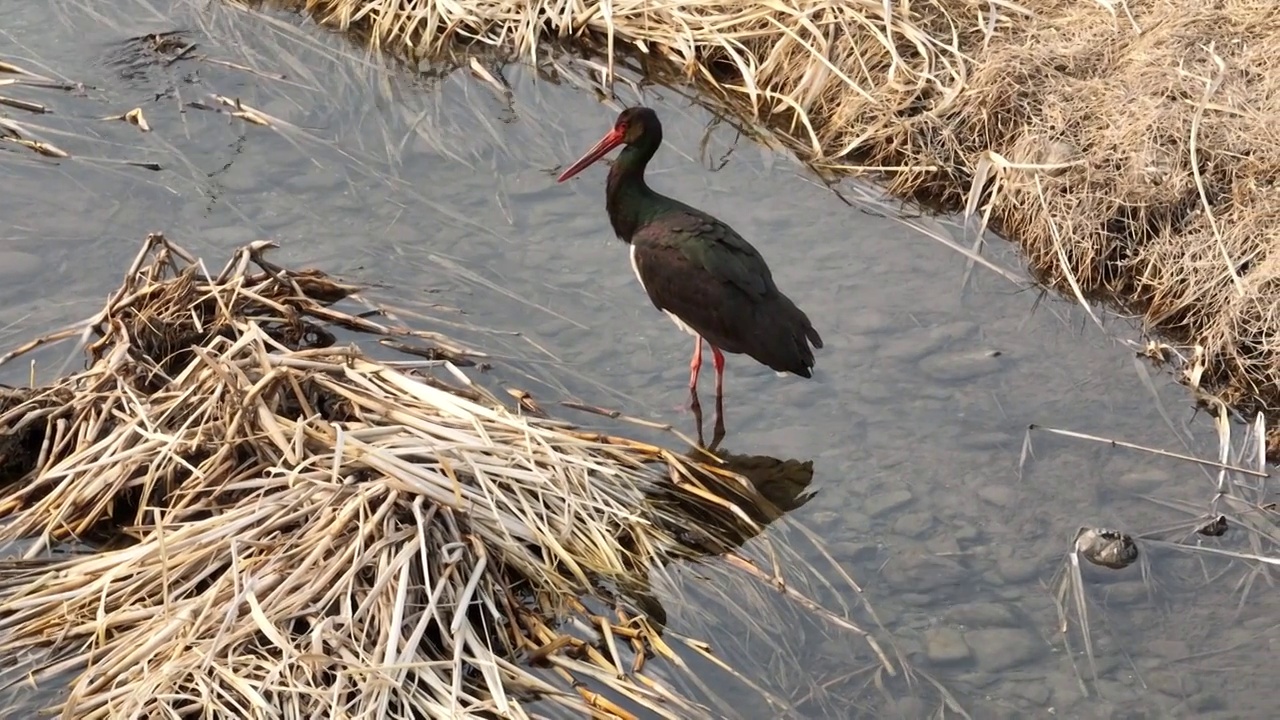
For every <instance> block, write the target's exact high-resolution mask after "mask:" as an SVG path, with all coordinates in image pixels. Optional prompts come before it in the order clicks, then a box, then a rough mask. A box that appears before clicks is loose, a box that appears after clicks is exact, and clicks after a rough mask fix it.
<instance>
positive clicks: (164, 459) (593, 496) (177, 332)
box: [0, 235, 902, 720]
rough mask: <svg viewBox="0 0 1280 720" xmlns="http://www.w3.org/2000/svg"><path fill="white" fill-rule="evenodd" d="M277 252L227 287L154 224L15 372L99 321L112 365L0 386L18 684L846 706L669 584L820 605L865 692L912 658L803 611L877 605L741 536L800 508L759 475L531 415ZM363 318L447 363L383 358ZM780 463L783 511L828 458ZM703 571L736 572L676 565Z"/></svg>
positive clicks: (256, 711) (132, 710)
mask: <svg viewBox="0 0 1280 720" xmlns="http://www.w3.org/2000/svg"><path fill="white" fill-rule="evenodd" d="M266 246H267V245H266V244H263V243H260V244H255V245H252V246H249V247H247V248H244V249H242V250H241V251H239V252H238V253H237V255H236V256H235V257H234V258H233V259H232V261H231V262H230V263H229V264H228V265H227V267H226V268H225V269H223V270H221V271H220V272H217V273H210V272H208V271H207V270H206V269H205V268H204V266H203V265H202V263H200V262H199V261H197V260H195V259H193V258H191V257H190V256H189V255H187V254H186V253H185V252H184V251H183V250H182V249H181V248H179V247H177V246H175V245H174V244H172V243H171V242H169V241H168V240H166V239H165V238H163V237H162V236H159V235H152V236H151V237H149V238H148V239H147V242H146V245H145V246H144V248H143V251H142V252H141V253H140V254H139V256H138V258H137V260H136V261H135V263H134V266H133V267H132V268H131V269H130V270H129V272H128V273H127V275H126V276H125V279H124V283H123V284H122V286H121V287H120V288H119V289H118V290H117V291H116V292H115V293H114V294H113V295H112V296H111V297H110V298H109V300H108V302H107V304H106V307H105V308H104V309H103V310H102V311H101V312H100V313H99V314H98V315H97V316H95V317H94V318H92V319H90V320H89V321H88V322H87V323H86V324H84V325H81V326H77V327H75V328H69V329H68V330H66V331H63V332H61V333H58V334H56V335H54V336H51V337H49V338H44V339H41V340H39V341H35V342H33V343H31V344H30V345H28V346H27V347H24V348H19V349H18V350H16V351H15V352H14V353H10V354H9V355H8V356H5V358H3V359H4V360H8V359H10V358H12V357H15V356H16V355H20V354H21V353H23V352H25V351H27V350H30V349H32V348H34V347H36V346H39V345H41V344H43V343H45V342H48V341H53V340H58V339H73V338H79V339H80V341H81V343H82V346H83V347H84V349H85V353H86V355H87V359H88V362H87V367H86V369H84V370H83V371H80V372H77V373H74V374H71V375H69V376H67V377H65V378H63V379H61V380H59V381H57V382H56V383H55V384H53V385H50V386H48V387H35V388H30V387H29V388H5V387H3V386H0V550H3V551H4V552H5V554H12V553H13V552H14V550H13V547H14V546H13V545H12V543H14V542H16V541H19V540H23V539H25V541H26V543H27V549H26V550H25V551H24V552H23V553H22V555H23V557H20V558H11V559H8V560H4V561H2V562H0V658H3V659H4V662H3V667H2V668H0V686H2V687H3V689H4V691H5V692H8V691H10V690H11V689H12V688H13V687H14V686H20V685H23V684H30V683H34V684H35V685H36V686H38V687H39V688H40V692H41V693H42V694H43V697H44V698H45V700H46V701H48V700H49V699H50V698H57V701H56V702H57V703H61V711H62V716H63V717H66V718H78V719H83V720H91V719H93V718H106V717H119V718H133V717H179V716H184V717H185V716H188V715H191V714H192V713H194V714H196V715H200V716H201V717H226V718H268V717H272V718H278V717H291V718H314V717H332V718H428V717H432V718H453V717H460V716H464V715H471V714H484V715H485V716H487V717H493V716H494V715H493V713H500V714H501V716H502V717H510V718H523V717H529V716H530V715H529V713H534V714H536V715H538V716H541V717H547V716H569V717H581V716H582V714H581V713H582V711H590V712H592V713H593V714H594V715H595V716H597V717H621V718H627V717H634V716H635V715H634V714H633V713H635V712H639V711H640V710H641V709H644V710H645V711H646V712H648V713H653V714H654V715H651V716H657V717H667V718H699V717H723V716H734V715H735V714H736V713H735V711H734V709H733V708H734V707H735V706H736V705H737V704H738V703H740V702H742V698H741V697H738V696H740V695H742V694H743V693H748V694H751V693H754V694H755V697H754V698H753V699H752V700H750V701H749V702H748V703H747V705H748V706H753V707H760V708H771V709H772V711H775V712H776V713H777V714H778V716H784V715H788V714H790V713H791V712H794V707H795V705H796V704H804V703H805V702H810V708H811V709H813V708H815V707H817V706H814V705H812V703H813V702H821V699H818V700H810V701H806V700H805V699H804V693H803V691H802V690H803V689H801V691H800V692H798V691H797V688H795V687H790V688H786V689H785V692H787V693H788V694H789V697H784V696H783V695H781V694H779V693H778V692H775V690H774V689H771V688H769V687H766V685H767V684H768V683H769V679H764V680H763V681H762V680H761V679H760V678H756V679H755V680H754V681H748V680H747V678H745V677H744V676H740V675H737V674H736V673H735V672H734V669H733V668H732V667H731V664H733V663H732V658H726V656H725V655H724V654H723V653H722V652H721V651H720V650H721V649H722V648H717V649H715V650H713V649H712V648H710V647H709V646H707V645H706V644H705V643H704V642H702V641H700V640H698V639H696V638H693V637H690V636H688V635H684V634H681V633H680V632H676V631H675V630H672V629H669V628H666V627H664V623H665V612H664V609H663V607H662V605H661V604H660V603H659V602H658V600H657V599H656V593H657V591H658V590H661V591H662V592H664V593H666V594H667V597H668V598H671V597H672V595H671V593H675V597H677V598H678V599H679V600H680V603H677V605H680V604H684V603H690V602H692V603H694V605H693V606H692V607H694V608H699V607H701V609H699V610H698V612H702V611H705V612H706V614H707V616H708V617H711V618H713V619H714V623H724V622H725V621H732V622H742V623H745V624H746V626H747V627H750V628H752V631H751V632H750V633H748V634H750V635H754V636H756V637H758V638H768V637H771V636H772V635H776V634H777V633H778V632H784V634H785V633H790V632H794V630H795V628H796V618H797V617H804V618H809V619H811V620H814V621H816V622H814V624H813V626H814V627H818V628H823V627H825V628H827V629H829V630H832V631H833V632H836V633H839V635H837V637H842V638H844V640H842V641H840V642H841V643H842V644H843V645H845V646H847V647H848V648H849V649H850V651H851V652H852V653H854V654H855V655H861V656H863V658H864V660H865V663H866V664H867V665H868V666H869V670H868V671H866V672H864V673H863V675H864V677H863V680H862V681H861V682H866V681H867V680H868V679H869V678H871V677H875V678H877V682H878V681H879V680H880V679H881V678H880V676H881V674H884V673H887V674H895V673H897V671H898V668H900V667H902V666H901V664H900V663H899V662H898V661H896V660H895V661H890V660H889V659H888V658H887V657H886V656H885V654H884V653H883V652H882V651H881V645H880V644H879V643H877V641H876V640H875V638H874V637H873V636H871V635H870V634H868V633H865V632H863V631H862V630H860V629H859V628H858V627H856V626H855V625H854V624H853V623H852V622H851V621H850V620H848V619H846V618H848V617H849V616H850V614H851V613H852V612H853V610H852V609H851V608H849V607H845V606H843V605H840V607H839V608H838V609H837V611H836V612H834V613H833V612H828V611H826V610H823V609H822V608H821V607H820V606H818V604H817V603H816V602H814V601H813V600H811V599H809V597H810V596H811V595H812V596H816V595H817V594H821V595H824V596H826V597H827V598H828V599H830V598H832V597H839V596H843V597H846V598H855V599H856V598H857V593H858V590H857V587H856V585H854V584H853V581H852V580H851V579H848V577H847V576H844V580H845V581H844V582H841V581H839V580H838V578H840V577H841V573H840V572H839V571H838V570H837V569H827V570H825V571H823V572H818V571H816V570H813V569H812V568H810V567H809V566H806V565H805V564H804V563H803V562H802V561H801V560H800V559H799V558H798V557H797V556H795V555H794V554H793V553H792V551H791V550H789V549H788V547H786V546H784V545H782V544H779V543H774V542H772V541H771V540H770V539H769V538H768V537H763V536H761V537H756V538H755V539H754V540H752V542H751V543H750V545H749V546H743V545H742V543H744V542H745V541H746V540H748V539H751V538H753V537H754V536H756V535H757V534H758V533H759V532H760V530H761V527H762V525H763V524H767V523H769V522H770V521H772V520H774V519H775V518H777V517H778V516H779V515H780V514H781V512H782V511H783V510H785V509H786V507H777V506H776V505H774V504H771V502H770V501H769V500H766V499H765V498H764V497H762V496H761V494H760V493H758V492H756V490H755V489H754V486H753V485H752V484H751V483H747V482H744V478H743V477H742V476H740V475H738V474H735V473H734V472H730V471H728V470H726V469H725V467H724V466H721V465H718V464H717V463H716V462H715V461H714V460H711V459H709V458H704V459H703V460H693V459H689V458H685V457H682V456H678V455H675V454H673V453H671V452H668V451H665V450H663V449H661V448H658V447H654V446H651V445H645V444H642V443H637V442H633V441H628V440H625V439H622V438H618V437H611V436H604V435H599V434H589V433H586V432H583V431H580V430H575V429H574V427H573V426H570V425H568V424H567V423H563V422H557V421H553V420H550V419H546V418H540V417H529V416H525V415H523V414H521V413H519V412H516V411H512V410H508V409H506V408H505V407H504V406H503V404H502V403H500V402H498V401H497V399H496V398H495V397H494V396H493V395H492V394H491V393H489V392H487V391H486V390H485V389H484V388H483V387H481V386H480V385H478V384H475V383H473V382H472V381H471V380H470V379H469V377H470V376H468V375H466V374H464V373H463V372H462V371H461V370H459V369H458V368H459V365H465V364H466V362H467V359H466V354H467V353H469V352H470V351H459V349H458V348H457V347H456V345H453V344H451V343H449V342H448V341H447V340H445V339H443V338H441V337H439V336H433V335H431V334H429V333H425V332H422V331H413V330H410V329H408V328H406V327H404V326H402V325H399V324H398V321H395V320H394V317H395V315H394V313H392V312H390V311H388V310H386V309H380V310H377V311H375V312H373V313H372V314H371V313H370V312H354V311H352V312H348V311H343V310H340V309H339V308H340V307H342V304H353V303H354V302H355V301H356V300H358V299H359V295H358V294H353V293H354V291H355V288H353V287H351V286H348V285H344V284H342V283H340V282H338V281H336V280H334V279H332V278H330V277H328V276H326V275H324V274H323V273H320V272H317V271H302V272H293V271H287V270H284V269H282V268H279V267H277V266H275V265H273V264H271V263H270V262H268V261H267V260H265V259H264V258H263V257H262V254H261V253H262V251H263V250H264V249H265V247H266ZM335 303H342V304H335ZM378 315H381V316H382V317H384V318H389V319H390V320H391V321H392V322H390V323H387V324H382V323H380V322H375V320H374V319H371V318H375V317H377V316H378ZM344 332H345V333H363V334H365V335H366V336H369V335H372V336H374V337H381V338H383V339H384V340H387V341H389V343H390V344H393V345H395V346H397V347H409V346H416V348H417V350H416V354H418V355H425V356H428V357H432V358H436V359H426V360H423V359H420V358H419V359H413V360H404V361H401V362H392V361H386V360H377V359H374V358H373V357H371V356H369V355H367V354H366V353H364V352H362V351H361V350H360V349H358V348H357V347H356V346H354V345H340V344H338V343H337V342H336V334H337V333H344ZM459 352H462V353H463V354H462V355H460V354H459ZM442 357H443V358H452V359H439V358H442ZM783 468H784V469H783V470H782V471H781V475H780V476H779V477H781V479H782V483H783V485H784V486H785V485H788V484H789V485H790V486H791V487H790V490H784V491H783V492H782V493H781V495H780V496H778V497H780V498H781V499H780V501H779V502H780V503H782V504H783V505H784V506H785V505H786V504H788V503H792V504H794V502H796V501H799V502H803V499H797V498H796V497H794V496H796V495H798V494H799V493H800V491H802V490H803V487H804V486H805V485H806V484H807V477H798V478H797V476H798V475H801V476H803V475H805V474H806V472H807V475H808V476H811V474H812V471H811V469H807V464H795V463H792V464H790V465H788V464H786V463H784V464H783ZM776 469H777V466H775V470H776ZM787 495H790V496H792V497H790V498H788V497H785V496H787ZM32 539H34V540H32ZM748 548H750V549H748ZM712 557H714V558H715V559H710V558H712ZM698 558H703V559H702V560H698ZM677 561H680V562H677ZM690 561H696V562H697V564H698V566H699V569H698V571H697V572H698V574H700V575H703V576H704V577H705V576H710V577H711V578H712V579H713V582H712V583H711V584H710V585H707V584H699V583H696V582H694V581H693V580H688V581H685V580H683V579H681V578H679V577H676V576H678V575H680V573H679V571H678V568H679V567H680V566H687V565H688V564H689V562H690ZM783 568H785V570H784V569H783ZM682 588H685V589H682ZM685 592H688V593H689V594H690V595H691V596H692V595H697V596H698V597H699V599H697V600H690V599H689V598H688V597H684V596H682V593H685ZM717 593H719V595H718V596H717V595H716V594H717ZM833 602H836V603H837V604H840V603H842V602H843V601H841V600H835V601H833ZM699 603H700V604H701V605H699ZM786 608H789V609H790V611H789V612H791V614H790V615H789V614H788V612H784V611H783V609H786ZM668 609H671V608H668ZM861 612H863V613H870V608H869V607H867V606H865V605H863V606H862V610H861ZM797 613H798V614H797ZM793 615H794V616H793ZM681 625H682V628H683V629H685V630H688V629H690V627H691V625H690V622H682V623H681ZM697 626H698V624H697V622H693V623H692V627H694V628H696V627H697ZM858 647H861V648H862V650H861V651H858V650H857V648H858ZM763 660H764V661H767V662H770V663H772V662H784V663H785V662H786V661H785V660H780V659H779V658H777V657H774V658H763ZM691 663H692V664H691ZM698 663H702V666H701V667H702V669H701V670H694V669H693V668H694V667H695V666H697V665H698ZM717 667H719V668H720V670H715V669H716V668H717ZM708 668H711V670H708ZM713 671H714V672H713ZM709 672H713V674H715V673H718V674H717V675H716V676H717V677H721V680H720V681H719V682H720V683H727V684H722V685H720V688H721V692H722V691H723V690H724V689H725V688H727V687H733V686H734V685H735V684H737V683H739V682H742V683H743V684H742V685H741V686H740V687H739V688H738V689H736V690H734V691H733V693H731V694H729V695H728V697H729V698H730V699H731V702H728V703H725V701H723V700H722V699H720V698H719V697H718V696H717V692H716V691H706V692H702V691H694V690H693V689H691V688H702V687H703V678H705V677H706V676H707V674H708V673H709ZM792 677H794V675H793V676H792ZM713 682H714V681H713ZM858 684H859V683H854V685H858ZM68 686H69V688H70V692H69V694H67V693H66V692H64V690H65V688H67V687H68ZM704 689H705V688H704ZM536 699H537V700H540V701H541V702H539V703H536V704H534V705H532V706H531V705H530V702H531V701H532V700H536ZM574 711H576V712H574ZM202 713H203V714H202Z"/></svg>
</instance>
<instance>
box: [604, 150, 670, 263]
mask: <svg viewBox="0 0 1280 720" xmlns="http://www.w3.org/2000/svg"><path fill="white" fill-rule="evenodd" d="M661 144H662V136H661V135H658V136H657V137H656V138H654V137H651V136H650V134H649V133H646V134H645V135H643V136H641V138H640V139H639V141H637V142H636V143H635V144H633V145H628V146H626V147H624V148H623V149H622V152H621V153H619V154H618V159H617V160H615V161H614V162H613V167H612V168H609V180H608V182H607V183H606V184H605V203H604V206H605V209H606V210H608V211H609V222H610V223H611V224H612V225H613V231H614V232H615V233H617V235H618V237H619V238H621V239H622V241H623V242H627V243H630V242H631V236H633V235H635V233H636V230H639V229H640V227H641V226H642V225H644V224H645V222H647V221H648V220H649V219H650V218H651V217H653V216H654V214H655V212H656V211H658V210H659V209H660V208H661V206H662V201H663V200H664V199H665V198H664V197H663V196H662V195H659V194H658V193H656V192H654V191H653V190H650V189H649V185H648V184H647V183H645V181H644V169H645V168H646V167H647V166H648V165H649V160H650V159H651V158H652V157H653V154H654V153H655V152H657V151H658V146H659V145H661Z"/></svg>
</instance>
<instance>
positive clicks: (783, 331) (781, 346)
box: [750, 293, 822, 378]
mask: <svg viewBox="0 0 1280 720" xmlns="http://www.w3.org/2000/svg"><path fill="white" fill-rule="evenodd" d="M757 309H758V312H759V315H758V327H759V328H760V340H761V341H762V342H760V343H758V344H757V347H756V348H755V352H752V353H750V355H751V356H752V357H754V358H755V359H756V360H758V361H760V362H761V363H764V364H765V365H767V366H769V367H770V368H772V369H773V370H777V371H778V372H790V373H795V374H796V375H799V376H800V377H805V378H808V377H813V365H814V358H813V350H814V348H821V347H822V337H821V336H820V335H818V331H817V330H815V329H814V327H813V323H811V322H809V316H808V315H805V314H804V311H803V310H801V309H800V308H798V307H796V304H795V303H793V302H791V299H790V298H788V297H787V296H786V295H783V294H782V293H778V295H777V297H776V298H774V300H773V302H769V303H762V304H761V305H759V306H757ZM810 344H812V345H813V347H812V348H811V347H809V346H810Z"/></svg>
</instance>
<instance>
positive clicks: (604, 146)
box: [556, 128, 622, 182]
mask: <svg viewBox="0 0 1280 720" xmlns="http://www.w3.org/2000/svg"><path fill="white" fill-rule="evenodd" d="M621 144H622V131H621V130H619V129H618V128H614V129H612V130H610V131H609V132H608V133H606V134H605V136H604V137H602V138H600V142H598V143H596V144H595V146H594V147H592V148H591V149H590V150H588V151H587V153H586V154H585V155H583V156H582V157H580V158H578V161H577V162H575V163H574V164H572V165H570V166H569V169H568V170H565V171H564V172H562V173H560V177H558V178H556V182H564V181H565V180H568V179H569V178H571V177H573V176H574V175H577V174H578V173H580V172H582V171H583V170H586V169H587V167H589V166H590V165H591V164H592V163H594V162H595V161H597V160H599V159H600V158H602V157H604V156H605V153H607V152H609V151H610V150H612V149H614V148H616V147H618V146H619V145H621Z"/></svg>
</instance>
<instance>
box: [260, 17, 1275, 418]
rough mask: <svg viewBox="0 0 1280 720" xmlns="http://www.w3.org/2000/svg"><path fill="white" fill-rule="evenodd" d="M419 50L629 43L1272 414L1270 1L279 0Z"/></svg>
mask: <svg viewBox="0 0 1280 720" xmlns="http://www.w3.org/2000/svg"><path fill="white" fill-rule="evenodd" d="M285 4H288V5H292V6H295V7H300V8H305V9H306V10H307V11H309V12H310V13H311V14H312V15H313V16H314V17H316V18H318V19H320V20H321V21H322V22H324V23H326V24H328V25H331V26H334V27H338V28H343V29H348V28H350V29H358V30H360V31H361V32H362V33H363V34H364V35H365V36H366V37H370V38H371V39H372V42H373V43H374V44H375V45H376V46H379V47H381V48H382V49H386V50H390V51H393V52H396V53H406V52H407V53H410V54H414V55H426V54H430V53H433V52H435V51H437V50H439V49H441V48H443V47H445V46H450V45H453V44H455V43H457V42H463V43H466V42H479V43H483V44H488V45H494V46H497V47H500V48H503V49H506V50H508V51H511V52H513V53H514V54H517V55H519V56H521V57H524V58H530V57H537V56H538V55H539V53H542V52H544V51H543V50H541V49H540V48H542V47H545V45H544V44H545V43H547V42H548V41H551V42H556V41H571V42H579V43H581V42H588V43H589V44H590V45H591V46H592V48H593V49H595V50H597V51H603V52H604V53H605V56H606V57H619V55H617V54H613V53H609V52H608V51H609V49H628V50H631V51H635V50H639V51H640V53H642V54H646V55H647V56H649V57H651V58H657V59H659V60H660V61H661V62H662V64H665V66H666V67H667V69H669V70H671V69H674V70H676V71H678V72H681V73H683V74H684V75H685V76H686V77H688V78H689V79H691V80H693V81H695V82H697V83H699V84H701V85H702V86H703V87H704V89H708V90H710V91H711V94H712V95H713V96H714V97H716V98H717V101H718V102H719V103H721V104H723V105H725V106H728V108H729V109H731V110H733V111H734V112H736V113H737V114H739V115H742V116H745V117H751V118H754V119H758V120H759V121H762V122H763V123H764V124H765V125H766V126H767V127H769V128H771V129H772V131H773V132H775V133H776V134H777V135H779V136H780V137H782V138H783V139H785V140H786V141H787V142H788V143H789V144H790V145H791V146H792V147H793V148H795V149H796V150H797V151H798V152H799V153H800V154H801V155H802V157H804V158H806V159H808V160H810V161H812V162H813V163H814V165H815V166H816V167H818V168H821V169H825V170H828V171H832V172H837V173H839V172H883V173H884V174H885V180H886V182H887V183H888V185H889V188H890V189H891V190H892V191H893V192H894V193H896V194H899V195H902V196H908V197H916V198H928V199H930V200H931V201H940V203H941V204H942V205H943V206H944V207H945V208H947V209H950V210H959V209H962V208H965V207H966V206H967V207H969V209H971V210H974V211H977V212H980V213H981V214H982V216H983V217H984V218H985V219H986V220H987V222H988V223H989V225H990V226H991V227H993V228H995V229H996V230H998V231H1000V232H1002V233H1003V234H1005V235H1006V236H1007V237H1009V238H1010V239H1011V240H1013V241H1014V242H1016V243H1018V244H1019V245H1020V246H1021V247H1022V248H1023V250H1024V251H1025V253H1026V256H1027V258H1028V261H1029V264H1030V266H1031V268H1032V269H1033V271H1034V272H1035V274H1036V275H1037V277H1038V278H1039V279H1040V280H1041V281H1042V282H1044V283H1046V284H1047V285H1049V286H1052V287H1054V288H1056V289H1058V290H1060V291H1062V292H1064V293H1066V294H1068V295H1069V296H1074V297H1076V298H1078V299H1089V300H1105V301H1109V302H1112V303H1114V304H1117V305H1118V306H1120V307H1121V308H1122V309H1124V310H1127V311H1131V312H1134V313H1136V314H1139V315H1140V316H1142V318H1143V320H1144V322H1145V326H1146V329H1147V330H1148V331H1149V332H1151V333H1152V334H1155V335H1157V336H1160V337H1162V338H1163V339H1165V340H1166V341H1168V342H1170V343H1172V344H1173V347H1171V348H1162V349H1161V354H1162V355H1165V356H1166V357H1167V358H1169V359H1174V360H1177V361H1180V362H1179V366H1180V368H1181V374H1182V378H1183V380H1184V381H1186V382H1188V384H1190V385H1192V386H1193V387H1197V388H1202V389H1204V390H1205V391H1207V392H1208V393H1210V394H1212V395H1215V396H1217V397H1218V398H1221V399H1222V400H1224V401H1226V402H1227V403H1228V404H1230V405H1233V406H1236V407H1239V408H1241V409H1268V410H1275V409H1277V408H1280V339H1278V338H1280V256H1277V254H1276V253H1273V252H1272V249H1273V247H1275V246H1276V243H1277V240H1278V239H1280V225H1278V224H1277V219H1278V218H1280V188H1277V187H1276V185H1275V179H1276V178H1277V177H1280V129H1278V128H1280V124H1277V123H1276V121H1275V118H1277V117H1280V73H1277V72H1275V68H1277V67H1280V5H1277V4H1276V3H1274V2H1271V1H1270V0H1226V1H1224V2H1217V3H1203V2H1200V1H1199V0H1115V1H1112V0H1096V1H1089V0H1084V1H1081V0H1052V1H1045V2H1035V3H1010V2H1005V1H1003V0H990V1H988V0H982V1H977V0H921V1H918V2H913V3H901V2H893V3H882V2H879V1H878V0H854V1H851V2H845V1H841V2H831V1H830V0H781V1H780V2H775V3H736V2H734V3H726V2H698V1H696V0H695V1H694V2H681V3H674V2H660V3H655V2H648V1H645V2H637V1H635V0H620V1H619V0H614V1H613V2H609V3H596V2H563V1H562V0H541V1H530V2H521V3H505V2H501V3H500V2H486V1H483V0H480V1H474V0H468V1H464V2H458V3H441V2H436V1H435V0H285Z"/></svg>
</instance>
